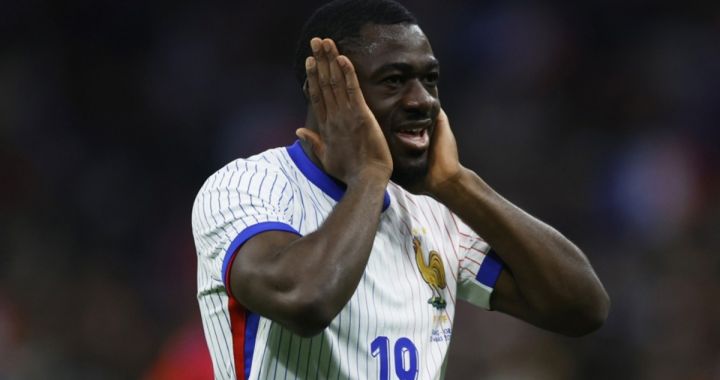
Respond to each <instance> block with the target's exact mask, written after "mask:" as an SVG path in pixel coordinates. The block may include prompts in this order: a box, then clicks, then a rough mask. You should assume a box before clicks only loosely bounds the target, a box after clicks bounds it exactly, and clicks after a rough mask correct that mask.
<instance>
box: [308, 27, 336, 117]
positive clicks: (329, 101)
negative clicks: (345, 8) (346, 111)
mask: <svg viewBox="0 0 720 380" xmlns="http://www.w3.org/2000/svg"><path fill="white" fill-rule="evenodd" d="M322 45H323V41H322V40H321V39H319V38H317V37H316V38H313V39H312V40H310V47H311V48H312V51H313V56H314V57H315V60H316V61H317V72H318V83H319V84H320V93H322V97H323V101H324V102H325V112H326V115H327V114H330V113H332V112H334V111H335V109H336V106H335V94H334V93H333V90H332V86H331V85H330V64H329V62H328V57H327V54H325V49H324V48H323V46H322Z"/></svg>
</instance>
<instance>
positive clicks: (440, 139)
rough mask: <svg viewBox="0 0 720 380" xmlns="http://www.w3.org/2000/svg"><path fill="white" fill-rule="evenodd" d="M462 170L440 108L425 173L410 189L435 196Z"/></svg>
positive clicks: (458, 175)
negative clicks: (421, 179) (419, 181)
mask: <svg viewBox="0 0 720 380" xmlns="http://www.w3.org/2000/svg"><path fill="white" fill-rule="evenodd" d="M462 171H463V166H462V165H460V159H459V158H458V151H457V143H456V142H455V136H454V135H453V133H452V130H451V129H450V121H449V120H448V117H447V115H446V114H445V111H444V110H442V109H440V113H439V114H438V116H437V121H436V123H435V130H434V132H433V135H432V140H431V142H430V151H429V152H428V172H427V175H426V176H425V180H424V181H423V182H421V183H420V184H419V185H418V186H417V187H416V188H412V189H410V191H411V192H413V193H416V194H426V195H430V196H433V197H435V198H437V197H438V195H439V194H440V192H441V191H442V189H443V187H444V186H446V185H448V184H449V183H451V182H452V181H453V180H456V179H458V178H459V177H460V174H461V173H462Z"/></svg>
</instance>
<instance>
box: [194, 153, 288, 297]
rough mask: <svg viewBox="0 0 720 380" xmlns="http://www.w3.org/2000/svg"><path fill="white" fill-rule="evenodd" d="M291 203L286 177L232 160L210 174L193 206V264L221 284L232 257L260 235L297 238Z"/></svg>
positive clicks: (266, 167)
mask: <svg viewBox="0 0 720 380" xmlns="http://www.w3.org/2000/svg"><path fill="white" fill-rule="evenodd" d="M293 200H294V196H293V190H292V185H291V183H290V182H289V180H288V179H287V177H286V176H285V175H284V173H283V172H282V171H281V170H279V169H278V168H276V167H273V166H272V165H270V164H267V163H265V162H254V161H247V160H237V161H235V162H233V163H231V164H229V165H228V166H226V167H225V168H223V169H221V170H219V171H218V172H216V173H215V174H213V175H212V176H211V177H210V178H208V180H207V181H206V182H205V184H204V185H203V187H202V188H201V189H200V192H199V193H198V196H197V198H196V199H195V204H194V206H193V221H192V224H193V234H194V236H195V245H196V248H197V250H198V255H199V257H198V259H199V263H200V264H201V265H206V271H207V272H209V273H210V274H211V276H212V277H213V278H216V279H218V280H221V281H222V282H223V284H225V285H227V274H228V270H229V268H230V267H231V265H232V261H233V259H234V258H235V253H236V252H237V250H238V248H240V247H241V246H242V245H243V243H245V242H246V241H248V240H249V239H250V238H252V237H253V236H255V235H257V234H259V233H261V232H266V231H287V232H291V233H295V234H298V235H299V234H300V233H299V232H298V231H297V229H296V227H295V226H294V225H293V220H292V214H293V212H292V211H293V207H292V205H293ZM226 288H227V286H226Z"/></svg>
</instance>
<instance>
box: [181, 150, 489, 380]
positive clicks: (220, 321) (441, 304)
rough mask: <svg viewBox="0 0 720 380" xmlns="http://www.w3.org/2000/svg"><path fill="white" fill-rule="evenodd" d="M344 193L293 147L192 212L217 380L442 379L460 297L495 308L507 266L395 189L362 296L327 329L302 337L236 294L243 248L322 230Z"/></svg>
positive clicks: (422, 202) (255, 161)
mask: <svg viewBox="0 0 720 380" xmlns="http://www.w3.org/2000/svg"><path fill="white" fill-rule="evenodd" d="M343 193H344V186H343V185H342V184H340V183H338V182H337V181H335V180H334V179H332V178H331V177H329V176H328V175H327V174H325V173H324V172H323V171H322V170H320V169H319V168H318V167H317V166H316V165H315V164H314V163H313V162H312V161H311V160H310V159H309V158H308V157H307V156H306V155H305V153H304V151H303V150H302V148H301V146H300V144H299V143H298V142H296V143H295V144H294V145H292V146H290V147H287V148H276V149H271V150H268V151H266V152H264V153H261V154H259V155H256V156H253V157H250V158H248V159H238V160H236V161H233V162H232V163H230V164H228V165H227V166H225V167H224V168H222V169H220V170H219V171H218V172H216V173H215V174H213V175H212V176H211V177H210V178H209V179H208V180H207V181H206V182H205V184H204V185H203V187H202V188H201V190H200V192H199V194H198V196H197V198H196V200H195V204H194V207H193V213H192V226H193V233H194V236H195V244H196V247H197V251H198V301H199V304H200V311H201V313H202V320H203V326H204V330H205V337H206V339H207V343H208V347H209V349H210V353H211V356H212V360H213V367H214V371H215V378H216V379H236V378H237V379H381V380H386V379H439V378H442V376H443V372H444V363H445V358H446V355H447V351H448V345H449V343H450V339H451V337H452V334H453V331H452V322H453V317H454V316H455V304H456V302H457V299H458V298H460V299H464V300H466V301H469V302H471V303H473V304H475V305H477V306H480V307H483V308H486V309H487V308H489V303H490V294H491V292H492V290H493V287H494V285H495V282H496V280H497V278H498V276H499V274H500V272H501V270H502V264H501V262H500V261H499V258H497V256H496V255H495V254H494V253H493V252H492V251H491V250H490V247H489V246H488V245H487V244H486V243H485V242H484V241H483V240H482V239H481V238H480V237H478V236H477V235H476V234H475V233H474V232H473V231H472V230H471V229H470V228H469V227H468V226H467V225H465V224H464V223H463V222H462V221H461V220H460V219H459V218H458V217H457V216H455V215H454V214H452V213H451V212H450V211H449V210H448V209H447V208H446V207H445V206H443V205H442V204H440V203H438V202H437V201H435V200H433V199H432V198H430V197H426V196H417V195H413V194H410V193H408V192H407V191H405V190H404V189H402V188H401V187H399V186H397V185H396V184H394V183H390V184H389V185H388V187H387V191H386V193H385V203H384V206H383V212H382V217H381V219H380V225H379V227H378V232H377V235H376V236H375V242H374V244H373V248H372V252H371V254H370V258H369V261H368V264H367V267H366V268H365V272H364V274H363V276H362V278H361V280H360V283H359V284H358V287H357V289H356V290H355V293H354V294H353V296H352V298H351V299H350V301H349V302H348V303H347V305H345V307H344V308H343V309H342V311H341V312H340V313H339V314H338V315H337V316H336V317H335V319H334V320H333V321H332V323H331V324H330V326H328V327H327V328H326V329H325V330H324V331H323V332H322V333H321V334H319V335H317V336H315V337H312V338H302V337H300V336H297V335H295V334H293V333H292V332H290V331H289V330H287V329H285V328H284V327H283V326H282V325H280V324H279V323H276V322H273V321H272V320H270V319H267V318H264V317H263V316H260V315H258V314H256V313H254V312H252V311H251V310H247V309H245V308H244V307H243V306H242V305H241V304H239V303H238V302H237V301H236V300H235V299H234V298H233V297H232V295H229V291H228V282H227V281H228V278H227V276H228V269H229V268H230V266H231V264H232V260H233V259H234V257H235V253H236V252H237V250H238V248H239V247H240V246H241V245H242V244H243V243H244V242H245V241H247V240H248V239H250V238H251V237H253V236H255V235H256V234H258V233H261V232H265V231H271V230H280V231H288V232H292V233H296V234H299V235H306V234H308V233H311V232H313V231H315V230H316V229H317V228H318V227H319V226H320V225H321V224H322V223H323V221H324V220H325V218H326V217H327V216H328V214H329V213H330V212H331V211H332V209H333V207H334V206H335V204H336V203H337V202H338V201H339V200H340V199H341V198H342V195H343Z"/></svg>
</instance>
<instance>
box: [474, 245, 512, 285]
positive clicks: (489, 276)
mask: <svg viewBox="0 0 720 380" xmlns="http://www.w3.org/2000/svg"><path fill="white" fill-rule="evenodd" d="M504 266H505V265H504V264H503V262H502V260H501V259H500V257H498V255H497V253H495V251H493V250H492V249H491V250H490V252H488V253H487V255H485V259H483V262H482V264H480V269H479V270H478V272H477V275H476V276H475V279H476V280H477V281H478V282H480V283H481V284H483V285H485V286H487V287H490V288H495V283H496V282H497V280H498V277H500V272H502V270H503V267H504Z"/></svg>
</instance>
